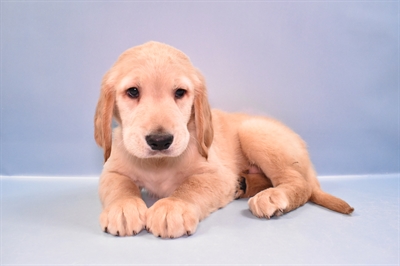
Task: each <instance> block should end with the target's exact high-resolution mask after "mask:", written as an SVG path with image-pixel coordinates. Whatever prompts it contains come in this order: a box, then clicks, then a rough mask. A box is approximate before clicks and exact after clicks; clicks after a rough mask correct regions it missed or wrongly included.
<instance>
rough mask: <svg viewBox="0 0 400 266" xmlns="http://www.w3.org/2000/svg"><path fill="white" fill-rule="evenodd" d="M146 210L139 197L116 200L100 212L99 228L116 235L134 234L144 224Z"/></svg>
mask: <svg viewBox="0 0 400 266" xmlns="http://www.w3.org/2000/svg"><path fill="white" fill-rule="evenodd" d="M146 210H147V206H146V204H145V203H144V201H143V200H142V199H140V198H131V199H123V200H116V201H115V202H113V203H111V204H110V205H109V206H107V207H106V208H104V210H103V212H102V213H101V215H100V225H101V228H102V229H103V231H104V232H106V233H110V234H112V235H116V236H132V235H136V234H138V233H139V232H140V231H141V230H142V229H143V228H144V226H145V223H146V219H145V218H146Z"/></svg>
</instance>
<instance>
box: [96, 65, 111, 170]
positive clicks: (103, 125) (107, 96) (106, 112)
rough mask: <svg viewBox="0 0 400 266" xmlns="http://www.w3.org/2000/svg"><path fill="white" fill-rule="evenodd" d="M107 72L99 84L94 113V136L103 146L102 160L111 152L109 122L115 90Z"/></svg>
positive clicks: (105, 159)
mask: <svg viewBox="0 0 400 266" xmlns="http://www.w3.org/2000/svg"><path fill="white" fill-rule="evenodd" d="M110 83H111V82H110V79H109V74H108V73H107V74H106V75H105V76H104V78H103V81H102V84H101V92H100V98H99V101H98V102H97V107H96V114H95V116H94V138H95V140H96V143H97V144H98V145H99V146H100V147H102V148H103V151H104V162H106V161H107V159H108V158H109V157H110V154H111V138H112V133H111V132H112V131H111V122H112V117H113V109H114V104H115V92H114V89H113V87H112V85H111V84H110Z"/></svg>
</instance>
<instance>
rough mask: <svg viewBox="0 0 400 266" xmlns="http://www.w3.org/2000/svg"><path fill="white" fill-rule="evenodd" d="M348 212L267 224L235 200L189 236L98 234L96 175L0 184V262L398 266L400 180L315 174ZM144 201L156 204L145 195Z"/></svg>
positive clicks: (315, 211)
mask: <svg viewBox="0 0 400 266" xmlns="http://www.w3.org/2000/svg"><path fill="white" fill-rule="evenodd" d="M320 182H321V185H322V188H323V189H324V190H325V191H327V192H329V193H331V194H334V195H335V196H338V197H341V198H343V199H345V200H346V201H347V202H349V204H350V205H352V206H353V207H354V208H355V212H354V213H353V214H352V215H351V216H347V215H342V214H338V213H335V212H332V211H329V210H327V209H324V208H322V207H319V206H317V205H313V204H310V203H308V204H306V205H304V206H303V207H301V208H299V209H297V210H295V211H292V212H290V213H288V214H285V215H283V216H281V217H279V218H273V219H271V220H267V219H258V218H256V217H254V216H252V214H251V213H250V211H249V210H248V207H247V200H236V201H234V202H232V203H230V204H229V205H228V206H226V207H225V208H223V209H221V210H218V211H216V212H214V213H213V214H211V215H210V216H209V217H208V218H206V219H205V220H204V221H202V222H201V223H200V224H199V226H198V228H197V232H196V233H195V234H194V235H192V236H190V237H182V238H179V239H173V240H169V239H168V240H163V239H160V238H157V237H155V236H153V235H151V234H149V233H147V232H146V231H142V232H141V233H140V234H138V235H137V236H134V237H114V236H111V235H108V234H106V233H103V232H102V231H101V229H100V226H99V222H98V217H99V214H100V211H101V206H100V202H99V199H98V195H97V183H98V179H97V178H45V177H43V178H40V177H34V178H33V177H30V178H23V177H2V178H1V260H0V263H1V265H183V264H185V265H188V264H189V265H194V264H202V265H264V264H265V265H270V264H274V265H289V264H291V265H339V264H340V265H361V264H362V265H399V250H400V247H399V174H392V175H374V176H350V177H341V176H336V177H322V178H320ZM145 199H146V203H147V204H148V205H151V204H152V203H153V202H154V200H153V199H151V198H148V197H146V196H145Z"/></svg>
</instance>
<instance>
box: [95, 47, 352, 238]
mask: <svg viewBox="0 0 400 266" xmlns="http://www.w3.org/2000/svg"><path fill="white" fill-rule="evenodd" d="M132 91H133V92H134V93H136V92H138V94H137V95H136V94H134V96H133V97H132V93H130V92H132ZM182 91H183V96H182V95H181V94H182ZM136 96H137V97H136ZM181 96H182V97H181ZM113 118H114V119H115V120H116V121H117V122H118V125H119V126H118V127H117V128H115V129H114V131H113V134H112V131H111V121H112V119H113ZM149 136H150V137H151V138H152V139H156V140H157V141H159V139H160V138H161V139H162V140H164V139H166V138H167V137H165V136H173V141H172V142H171V141H170V143H168V144H165V145H167V146H168V147H167V148H165V149H161V148H159V149H157V148H156V149H153V148H152V147H151V145H150V143H148V142H147V137H149ZM95 139H96V142H97V143H98V145H100V146H101V147H102V148H103V150H104V160H105V164H104V169H103V172H102V174H101V178H100V184H99V194H100V199H101V202H102V205H103V211H102V213H101V215H100V224H101V226H102V228H103V230H105V231H106V232H108V233H110V234H113V235H120V236H125V235H135V234H137V233H139V232H140V231H141V230H142V229H144V228H146V229H147V230H148V231H149V232H152V233H153V234H154V235H156V236H161V237H163V238H166V237H168V238H175V237H180V236H182V235H185V234H188V235H190V234H192V233H194V232H195V231H196V227H197V225H198V223H199V221H200V220H202V219H204V218H205V217H206V216H208V215H209V214H210V213H211V212H213V211H215V210H217V209H219V208H221V207H224V206H225V205H226V204H228V203H229V202H231V201H232V200H233V199H234V198H235V197H251V198H250V200H249V208H250V210H251V212H252V213H253V214H254V215H256V216H257V217H267V218H269V217H271V216H274V215H281V214H282V213H285V212H289V211H291V210H293V209H295V208H297V207H299V206H301V205H303V204H305V203H306V202H307V201H309V200H311V201H313V202H315V203H317V204H320V205H322V206H325V207H328V208H330V209H332V210H335V211H338V212H341V213H347V214H349V213H351V212H352V211H353V209H352V208H351V207H350V206H349V205H348V204H347V203H346V202H344V201H342V200H340V199H338V198H335V197H333V196H331V195H329V194H326V193H324V192H322V191H321V189H320V186H319V183H318V181H317V178H316V173H315V171H314V169H313V166H312V164H311V162H310V159H309V156H308V153H307V150H306V145H305V143H304V142H303V141H302V139H301V138H300V137H299V136H298V135H297V134H295V133H294V132H293V131H291V130H290V129H289V128H287V127H286V126H284V125H283V124H281V123H280V122H278V121H275V120H273V119H270V118H266V117H255V116H248V115H245V114H230V113H225V112H222V111H218V110H213V111H211V110H210V107H209V104H208V101H207V95H206V87H205V81H204V78H203V77H202V75H201V74H200V72H199V71H198V70H197V69H196V68H194V67H193V66H192V64H191V62H190V60H189V58H188V57H187V56H186V55H185V54H183V53H182V52H180V51H179V50H177V49H175V48H173V47H171V46H168V45H165V44H161V43H157V42H149V43H146V44H143V45H141V46H137V47H133V48H131V49H129V50H127V51H126V52H124V53H123V54H122V55H121V56H120V57H119V58H118V60H117V62H116V63H115V64H114V65H113V66H112V68H111V69H110V70H109V71H108V72H107V73H106V75H105V76H104V78H103V81H102V88H101V94H100V98H99V102H98V105H97V109H96V115H95ZM160 143H161V142H157V143H156V144H155V145H156V146H157V145H158V144H160ZM160 145H161V144H160ZM240 177H242V179H241V180H240ZM243 178H245V179H243ZM239 181H241V182H242V183H243V182H245V184H246V187H247V188H246V189H245V191H244V190H243V187H242V190H238V182H239ZM141 188H145V189H146V190H147V191H149V192H150V193H151V194H153V195H155V196H157V197H160V198H161V199H160V200H158V201H157V202H156V203H155V204H154V205H153V206H151V207H150V208H147V206H146V204H145V203H144V201H143V200H142V198H141V193H140V189H141Z"/></svg>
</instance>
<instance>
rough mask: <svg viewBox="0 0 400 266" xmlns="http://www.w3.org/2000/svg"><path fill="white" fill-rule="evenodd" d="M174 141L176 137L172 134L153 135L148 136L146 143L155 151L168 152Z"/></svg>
mask: <svg viewBox="0 0 400 266" xmlns="http://www.w3.org/2000/svg"><path fill="white" fill-rule="evenodd" d="M172 141H174V136H172V135H171V134H152V135H147V136H146V142H147V144H148V145H149V146H150V148H151V149H152V150H154V151H162V150H166V149H168V148H169V146H171V144H172Z"/></svg>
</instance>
